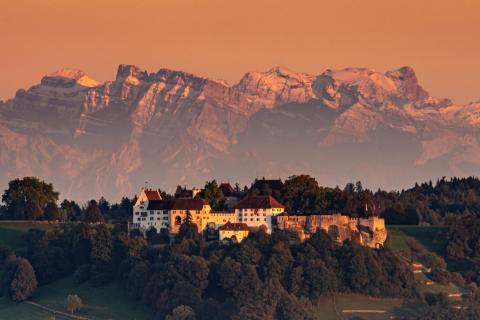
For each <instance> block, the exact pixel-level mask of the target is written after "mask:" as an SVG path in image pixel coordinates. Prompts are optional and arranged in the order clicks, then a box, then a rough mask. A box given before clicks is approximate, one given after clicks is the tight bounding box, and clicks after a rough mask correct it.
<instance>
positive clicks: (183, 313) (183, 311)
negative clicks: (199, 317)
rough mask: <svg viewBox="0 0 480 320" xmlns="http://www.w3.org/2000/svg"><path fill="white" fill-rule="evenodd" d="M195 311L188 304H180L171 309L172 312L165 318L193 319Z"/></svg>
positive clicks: (172, 319)
mask: <svg viewBox="0 0 480 320" xmlns="http://www.w3.org/2000/svg"><path fill="white" fill-rule="evenodd" d="M195 319H196V318H195V312H194V311H193V309H192V308H190V307H189V306H185V305H181V306H178V307H176V308H175V309H173V311H172V314H169V315H167V316H166V317H165V320H195Z"/></svg>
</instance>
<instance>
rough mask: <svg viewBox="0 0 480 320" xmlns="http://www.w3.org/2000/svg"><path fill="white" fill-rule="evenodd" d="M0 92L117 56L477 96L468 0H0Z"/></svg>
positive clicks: (477, 18) (107, 63) (210, 70)
mask: <svg viewBox="0 0 480 320" xmlns="http://www.w3.org/2000/svg"><path fill="white" fill-rule="evenodd" d="M1 1H2V4H1V6H0V40H1V42H0V43H1V46H0V61H1V73H0V99H6V98H9V97H12V96H13V95H14V93H15V91H16V89H18V88H27V87H29V86H30V85H32V84H34V83H37V82H38V81H39V80H40V78H41V77H42V75H44V74H46V73H48V72H52V71H55V70H58V69H61V68H65V67H68V68H79V69H82V70H84V71H86V72H87V73H88V74H89V75H90V76H92V77H93V78H95V79H97V80H107V79H112V78H113V77H114V75H115V71H116V68H117V65H118V64H120V63H129V64H136V65H139V66H140V67H142V68H145V69H147V70H149V71H152V72H153V71H156V70H157V69H159V68H161V67H167V68H172V69H181V70H184V71H188V72H192V73H196V74H198V75H203V76H208V77H212V78H221V79H226V80H227V81H229V82H230V83H235V82H237V81H238V80H239V79H240V77H241V76H242V75H243V74H244V73H245V72H246V71H248V70H259V71H261V70H266V69H269V68H270V67H272V66H275V65H282V66H286V67H288V68H290V69H292V70H296V71H304V72H309V73H320V72H322V71H324V70H325V69H327V68H343V67H348V66H365V67H372V68H375V69H377V70H380V71H386V70H390V69H396V68H398V67H401V66H404V65H410V66H412V67H414V68H415V70H416V72H417V75H418V77H419V78H420V81H421V83H422V84H423V86H424V87H425V88H426V89H427V90H428V91H430V93H432V94H433V95H434V96H437V97H450V98H452V99H453V100H454V101H455V102H458V103H464V102H468V101H474V100H480V90H479V88H480V1H478V0H455V1H454V0H329V1H321V0H312V1H309V0H294V1H283V0H276V1H274V0H143V1H142V0H135V1H127V0H95V1H93V0H14V1H13V0H10V1H9V0H1Z"/></svg>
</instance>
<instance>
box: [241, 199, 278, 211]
mask: <svg viewBox="0 0 480 320" xmlns="http://www.w3.org/2000/svg"><path fill="white" fill-rule="evenodd" d="M270 208H285V206H284V205H283V204H281V203H280V202H278V201H277V200H275V198H274V197H272V196H250V197H246V198H243V199H242V200H240V201H239V202H238V203H237V205H236V206H235V209H270Z"/></svg>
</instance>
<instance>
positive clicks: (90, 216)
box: [84, 200, 105, 223]
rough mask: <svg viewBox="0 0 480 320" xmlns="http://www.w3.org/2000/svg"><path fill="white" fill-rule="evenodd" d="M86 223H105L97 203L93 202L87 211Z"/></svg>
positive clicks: (89, 204)
mask: <svg viewBox="0 0 480 320" xmlns="http://www.w3.org/2000/svg"><path fill="white" fill-rule="evenodd" d="M84 221H85V222H86V223H103V222H105V221H104V219H103V216H102V212H101V211H100V208H99V207H98V204H97V201H95V200H91V201H90V202H89V203H88V205H87V208H86V209H85V216H84Z"/></svg>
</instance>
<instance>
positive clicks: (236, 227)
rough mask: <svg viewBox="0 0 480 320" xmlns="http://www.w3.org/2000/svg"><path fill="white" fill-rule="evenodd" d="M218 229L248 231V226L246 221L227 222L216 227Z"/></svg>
mask: <svg viewBox="0 0 480 320" xmlns="http://www.w3.org/2000/svg"><path fill="white" fill-rule="evenodd" d="M218 230H220V231H249V230H250V228H248V225H247V224H246V223H231V222H227V223H226V224H224V225H223V226H221V227H220V228H218Z"/></svg>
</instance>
